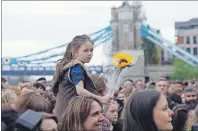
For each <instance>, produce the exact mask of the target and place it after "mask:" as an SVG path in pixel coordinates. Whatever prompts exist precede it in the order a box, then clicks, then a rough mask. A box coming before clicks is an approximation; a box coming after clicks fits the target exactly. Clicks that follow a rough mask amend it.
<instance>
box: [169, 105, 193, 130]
mask: <svg viewBox="0 0 198 131" xmlns="http://www.w3.org/2000/svg"><path fill="white" fill-rule="evenodd" d="M190 110H191V109H190V108H189V106H188V105H186V104H181V105H177V106H175V107H174V108H173V112H174V115H173V121H172V123H173V131H186V124H187V120H188V119H189V112H190Z"/></svg>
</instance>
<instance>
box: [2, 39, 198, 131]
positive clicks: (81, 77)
mask: <svg viewBox="0 0 198 131" xmlns="http://www.w3.org/2000/svg"><path fill="white" fill-rule="evenodd" d="M93 45H94V43H93V42H92V41H91V40H90V38H89V37H88V36H87V35H80V36H76V37H74V38H73V40H72V41H71V42H70V43H69V45H68V46H67V49H66V52H65V55H64V57H63V58H62V59H60V60H58V62H57V66H56V72H55V74H54V76H53V80H52V82H51V89H50V90H47V89H46V84H47V81H46V79H45V78H44V77H42V78H39V79H38V80H36V81H35V82H31V81H26V80H22V81H20V82H19V84H18V85H17V86H16V87H13V86H12V87H11V86H9V83H8V82H7V81H6V79H4V78H3V77H2V78H1V87H2V88H1V102H2V103H1V109H2V111H1V115H2V117H1V119H2V121H1V127H2V128H1V130H2V131H15V130H19V131H20V130H23V131H24V130H27V131H28V130H33V129H27V127H23V128H22V127H20V128H19V126H17V124H18V123H19V118H21V117H22V116H24V114H25V113H27V111H29V110H32V111H35V112H37V113H39V114H42V119H41V121H40V123H39V124H36V126H35V127H36V128H37V129H38V130H41V131H79V130H89V131H122V130H123V131H189V130H192V131H195V130H197V129H198V128H197V124H198V79H194V80H183V81H179V80H178V81H170V80H168V79H166V78H163V77H162V78H159V80H157V81H155V82H148V83H144V82H143V81H142V80H137V81H133V80H131V79H126V80H125V81H124V82H123V83H121V84H120V85H119V87H114V88H115V89H116V91H115V92H114V93H113V95H110V94H109V87H108V80H107V79H106V78H105V77H103V76H101V75H98V74H90V73H89V72H88V71H87V69H86V67H85V66H84V64H85V63H89V61H90V60H91V58H92V56H93ZM32 119H34V118H32ZM35 119H36V118H35ZM21 126H22V125H21ZM34 130H35V129H34Z"/></svg>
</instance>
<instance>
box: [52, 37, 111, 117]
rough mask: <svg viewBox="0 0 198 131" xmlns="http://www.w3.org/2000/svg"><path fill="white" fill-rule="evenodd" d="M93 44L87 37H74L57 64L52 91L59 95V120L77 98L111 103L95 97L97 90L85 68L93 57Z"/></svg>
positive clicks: (105, 97)
mask: <svg viewBox="0 0 198 131" xmlns="http://www.w3.org/2000/svg"><path fill="white" fill-rule="evenodd" d="M93 44H94V43H93V42H92V41H91V40H90V38H89V37H88V36H87V35H80V36H76V37H74V38H73V40H72V41H71V42H70V43H69V44H68V46H67V49H66V52H65V54H64V57H63V59H61V60H60V61H59V62H58V64H57V69H56V73H55V75H54V77H53V81H52V91H53V92H54V93H55V94H57V98H56V107H55V112H56V116H57V117H58V119H60V116H61V114H62V113H63V112H64V110H65V108H66V107H67V105H68V102H69V101H70V100H71V99H72V98H74V97H76V96H87V97H94V98H96V99H98V100H99V101H100V102H101V103H103V104H106V103H108V102H110V98H109V97H107V96H104V97H101V96H98V95H95V94H96V93H97V90H96V88H95V85H94V83H93V81H92V79H91V77H90V75H89V73H88V71H87V70H86V68H85V66H84V64H85V63H89V62H90V60H91V58H92V56H93Z"/></svg>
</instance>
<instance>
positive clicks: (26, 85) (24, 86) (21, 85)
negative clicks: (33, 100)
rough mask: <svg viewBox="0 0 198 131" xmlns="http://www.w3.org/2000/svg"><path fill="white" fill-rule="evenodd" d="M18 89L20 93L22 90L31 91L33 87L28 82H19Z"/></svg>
mask: <svg viewBox="0 0 198 131" xmlns="http://www.w3.org/2000/svg"><path fill="white" fill-rule="evenodd" d="M18 87H19V89H20V90H21V91H22V90H23V89H32V87H33V85H32V83H31V82H30V81H26V80H21V81H20V82H19V84H18Z"/></svg>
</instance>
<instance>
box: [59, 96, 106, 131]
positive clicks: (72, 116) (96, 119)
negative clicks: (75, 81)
mask: <svg viewBox="0 0 198 131" xmlns="http://www.w3.org/2000/svg"><path fill="white" fill-rule="evenodd" d="M101 112H102V109H101V106H100V103H99V101H98V100H96V99H94V98H88V97H83V96H77V97H75V98H73V99H72V100H71V101H70V102H69V104H68V106H67V108H66V110H65V112H64V113H63V115H62V117H61V120H60V122H59V123H60V125H59V130H60V131H80V130H81V131H82V130H90V131H93V130H94V131H101V130H102V121H103V120H104V116H103V115H102V113H101Z"/></svg>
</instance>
